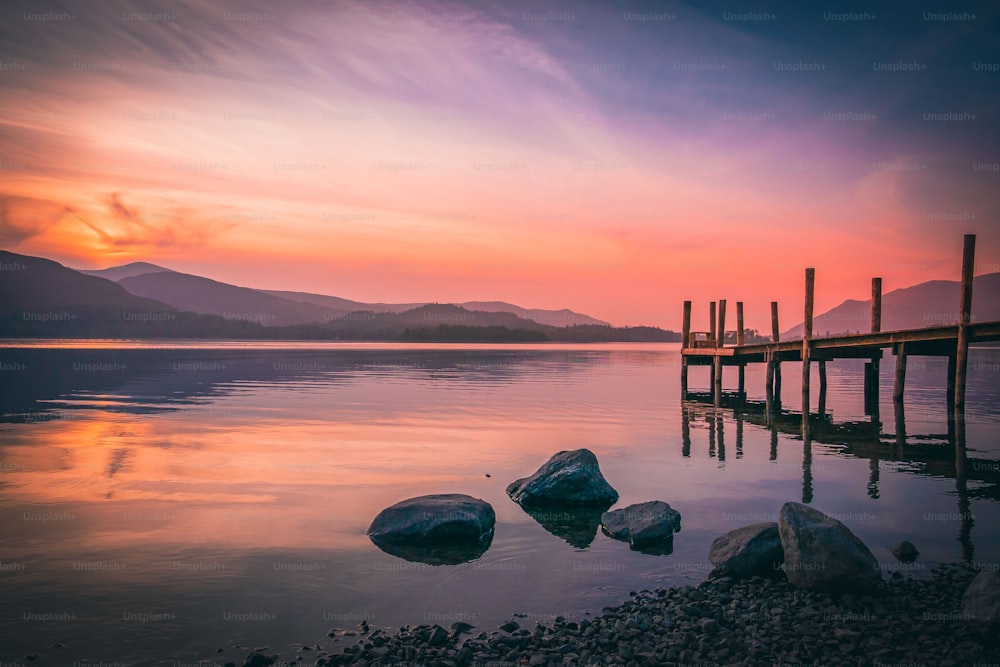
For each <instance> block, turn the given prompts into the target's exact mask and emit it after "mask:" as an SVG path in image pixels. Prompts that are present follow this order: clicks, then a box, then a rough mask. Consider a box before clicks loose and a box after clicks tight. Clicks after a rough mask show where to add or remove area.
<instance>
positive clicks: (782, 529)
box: [778, 503, 882, 593]
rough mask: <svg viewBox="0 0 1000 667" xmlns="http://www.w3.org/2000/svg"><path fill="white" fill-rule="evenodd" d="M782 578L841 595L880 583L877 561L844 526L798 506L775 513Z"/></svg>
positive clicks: (796, 584) (787, 504) (814, 511)
mask: <svg viewBox="0 0 1000 667" xmlns="http://www.w3.org/2000/svg"><path fill="white" fill-rule="evenodd" d="M778 533H779V535H780V537H781V548H782V550H783V551H784V554H785V576H786V577H788V581H790V582H791V583H792V584H793V585H794V586H796V587H797V588H803V589H807V590H816V591H825V592H829V593H841V592H847V591H870V590H871V589H872V588H874V587H875V586H877V585H878V584H880V583H881V582H882V575H881V574H880V573H879V569H878V561H877V560H876V559H875V556H873V555H872V552H871V551H869V550H868V547H867V546H865V543H864V542H862V541H861V540H860V539H858V537H857V536H856V535H855V534H854V533H852V532H851V531H850V530H848V528H847V526H845V525H844V524H842V523H841V522H839V521H837V520H836V519H834V518H833V517H830V516H827V515H826V514H823V513H822V512H820V511H819V510H815V509H813V508H811V507H808V506H806V505H803V504H801V503H785V504H784V505H782V507H781V511H780V512H779V513H778Z"/></svg>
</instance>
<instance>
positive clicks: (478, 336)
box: [399, 324, 549, 343]
mask: <svg viewBox="0 0 1000 667" xmlns="http://www.w3.org/2000/svg"><path fill="white" fill-rule="evenodd" d="M399 338H400V340H404V341H413V342H435V343H542V342H545V341H548V340H549V337H548V336H547V335H546V334H545V332H543V331H529V330H528V329H508V328H507V327H505V326H486V327H472V326H467V325H462V324H440V325H438V326H436V327H433V328H427V327H420V328H410V327H407V328H406V329H404V330H403V333H402V334H401V335H400V337H399Z"/></svg>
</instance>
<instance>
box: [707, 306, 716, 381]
mask: <svg viewBox="0 0 1000 667" xmlns="http://www.w3.org/2000/svg"><path fill="white" fill-rule="evenodd" d="M708 339H709V340H710V341H711V344H712V345H715V302H714V301H711V302H709V304H708ZM708 368H709V371H708V372H709V376H708V388H709V391H713V392H714V391H715V362H714V361H713V363H712V364H711V365H709V367H708Z"/></svg>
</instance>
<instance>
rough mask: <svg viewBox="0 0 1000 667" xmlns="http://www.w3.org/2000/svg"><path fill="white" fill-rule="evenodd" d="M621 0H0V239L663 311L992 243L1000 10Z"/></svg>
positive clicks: (451, 293)
mask: <svg viewBox="0 0 1000 667" xmlns="http://www.w3.org/2000/svg"><path fill="white" fill-rule="evenodd" d="M647 11H649V12H651V13H648V14H646V13H643V12H647ZM631 12H632V10H626V11H624V12H623V11H621V10H612V9H610V8H595V7H589V6H588V7H580V6H575V5H573V4H571V3H555V4H553V5H550V6H548V7H546V8H545V9H544V10H540V9H539V8H538V7H537V6H535V5H534V4H532V3H524V4H516V3H515V4H511V3H504V4H503V5H495V6H494V5H489V4H484V5H477V6H476V7H475V8H473V7H472V6H470V5H465V4H460V3H449V2H420V3H400V4H395V3H391V4H384V5H380V6H378V7H371V6H364V5H360V4H355V3H336V4H331V5H329V6H328V8H326V9H322V10H320V9H317V8H315V7H311V6H307V5H306V4H294V5H291V6H288V7H281V8H278V7H275V6H273V5H270V4H266V3H263V2H252V3H242V4H241V5H240V8H239V9H238V10H230V9H227V8H226V7H224V6H223V5H219V4H205V3H194V2H191V3H180V4H177V5H176V6H171V8H170V9H169V10H162V11H161V10H158V9H157V10H150V8H149V6H145V5H142V6H140V5H137V4H134V3H130V2H126V3H122V4H121V5H118V6H115V7H110V6H105V7H101V8H97V7H95V8H88V9H87V10H86V11H77V9H75V8H69V6H68V5H67V6H66V7H65V8H63V7H62V6H61V5H60V4H58V3H57V4H54V5H52V7H50V8H47V9H46V10H45V11H38V10H36V9H32V8H31V7H29V6H27V5H23V6H22V5H17V6H13V7H10V8H8V9H5V10H4V14H5V20H4V21H3V24H2V25H3V27H0V31H2V33H0V34H2V35H3V39H2V40H0V43H2V44H3V45H4V46H3V47H0V63H2V64H3V67H2V71H0V86H2V90H3V95H2V96H0V155H3V156H4V157H3V159H2V161H0V162H2V163H3V164H2V165H0V166H2V168H3V175H4V181H3V185H2V187H0V214H2V215H0V246H2V247H3V248H5V249H8V250H11V251H14V252H19V253H24V254H31V255H39V256H43V257H47V258H51V259H54V260H56V261H59V262H61V263H63V264H66V265H68V266H72V267H74V268H106V267H108V266H114V265H120V264H126V263H129V262H132V261H147V262H152V263H154V264H161V265H164V266H167V267H169V268H171V269H175V270H178V271H183V272H187V273H194V274H197V275H203V276H205V277H209V278H212V279H215V280H219V281H223V282H228V283H233V284H237V285H241V286H246V287H254V288H263V289H275V290H296V291H308V292H317V293H324V294H331V295H335V296H340V297H344V298H350V299H354V300H358V301H368V302H374V301H382V302H413V301H438V302H462V301H472V300H502V301H507V302H511V303H516V304H518V305H520V306H523V307H527V308H570V309H572V310H575V311H578V312H583V313H587V314H589V315H592V316H594V317H598V318H600V319H604V320H607V321H609V322H611V323H612V324H615V325H626V324H628V325H639V324H650V325H659V326H664V327H668V328H673V329H679V328H680V316H681V301H683V300H685V299H691V300H693V301H694V303H695V316H696V318H701V317H702V315H703V314H704V313H702V311H704V310H707V305H705V306H704V307H703V308H699V305H700V304H707V302H708V301H711V300H717V299H720V298H724V299H727V300H728V301H730V302H735V301H737V300H742V301H744V302H745V303H746V314H747V325H748V326H750V327H756V328H760V329H762V330H765V329H767V328H769V326H768V324H767V323H768V321H769V320H768V317H769V311H768V309H767V304H768V302H769V301H771V300H778V301H779V302H781V304H782V320H783V322H782V325H783V328H786V327H787V326H791V325H793V324H794V323H796V322H797V321H798V320H799V319H800V318H798V317H797V316H796V315H797V314H798V313H799V312H800V311H801V303H802V281H803V279H802V274H803V269H804V268H805V267H807V266H809V267H815V268H816V269H817V286H816V287H817V290H816V299H817V301H816V309H817V312H822V311H824V310H827V309H829V308H831V307H833V306H835V305H837V304H838V303H840V302H841V301H843V300H844V299H847V298H856V299H866V298H868V295H869V293H870V278H871V277H872V276H881V277H883V279H884V281H883V289H884V291H885V292H890V291H892V290H894V289H897V288H900V287H908V286H910V285H913V284H917V283H920V282H924V281H926V280H933V279H949V280H955V279H957V278H958V274H959V270H960V258H961V245H962V243H961V236H962V234H963V233H976V234H977V236H978V239H977V264H978V265H979V266H980V267H983V268H984V269H985V270H978V271H977V273H986V272H991V271H990V269H989V267H995V266H997V264H996V263H997V262H998V261H1000V226H998V225H996V224H993V223H994V211H995V209H996V204H997V199H998V195H997V193H998V192H1000V188H997V179H998V174H997V171H996V169H995V166H996V164H995V163H996V162H997V155H998V153H1000V150H998V149H1000V139H998V136H1000V135H998V133H996V132H991V129H992V128H995V127H996V122H995V121H996V113H997V112H996V108H997V107H996V104H995V101H996V97H997V87H996V84H995V83H994V80H995V77H996V76H997V75H996V73H995V72H994V71H992V70H991V69H989V68H988V67H987V68H982V67H981V68H978V69H977V67H976V64H977V63H980V64H983V65H989V64H990V63H989V62H986V61H982V62H981V58H982V56H981V55H980V54H982V53H991V52H992V51H990V50H988V49H989V45H990V39H989V34H988V32H989V31H987V30H979V29H978V27H979V26H980V25H983V24H985V23H987V22H988V20H989V15H990V12H993V14H994V15H995V13H996V10H987V11H983V12H982V13H981V16H980V18H979V19H977V20H976V21H971V22H964V23H963V22H951V21H941V20H936V19H934V18H933V15H932V18H931V19H927V18H926V16H924V14H926V12H922V10H918V9H908V8H901V9H899V10H898V11H897V12H896V14H895V15H893V14H892V13H891V12H889V11H886V12H885V13H884V15H880V16H879V17H878V18H877V19H866V20H856V21H855V20H853V19H852V20H851V21H848V20H846V19H838V18H829V17H828V16H827V15H828V14H829V12H825V13H824V12H822V11H821V10H812V9H808V8H806V9H802V8H799V7H797V6H795V5H789V6H787V7H784V6H782V7H778V8H776V9H775V10H774V11H773V13H768V12H765V13H764V14H766V15H767V16H764V15H759V16H757V17H756V18H754V17H753V16H752V15H750V14H747V15H746V16H745V17H744V15H742V14H732V13H731V12H727V11H725V10H724V9H723V8H719V9H717V10H716V9H712V10H708V9H704V10H702V9H695V8H691V7H688V6H686V5H683V4H671V5H666V6H657V7H656V9H655V11H652V10H651V9H650V7H645V8H644V7H642V6H638V5H637V6H636V8H635V9H634V12H635V13H631ZM768 16H770V17H771V18H768ZM830 16H833V17H836V16H839V15H830ZM640 19H641V20H640ZM928 37H933V38H934V39H928ZM911 65H912V66H911ZM921 67H922V69H921ZM971 116H975V118H972V117H971ZM992 270H993V271H995V270H997V269H996V268H993V269H992ZM706 319H707V318H706Z"/></svg>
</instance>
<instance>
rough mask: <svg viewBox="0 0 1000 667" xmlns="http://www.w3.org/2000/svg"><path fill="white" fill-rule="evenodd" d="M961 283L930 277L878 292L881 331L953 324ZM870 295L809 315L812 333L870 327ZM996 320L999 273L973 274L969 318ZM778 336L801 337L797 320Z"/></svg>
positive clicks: (998, 315) (999, 301) (999, 307)
mask: <svg viewBox="0 0 1000 667" xmlns="http://www.w3.org/2000/svg"><path fill="white" fill-rule="evenodd" d="M960 289H961V285H960V283H959V282H958V281H954V280H931V281H928V282H926V283H920V284H919V285H914V286H913V287H904V288H902V289H897V290H893V291H891V292H888V293H886V294H883V295H882V331H896V330H899V329H923V328H927V327H936V326H944V325H948V324H955V323H956V322H957V321H958V300H959V292H960ZM871 309H872V302H871V299H868V300H866V301H860V300H856V299H849V300H847V301H844V302H843V303H841V304H840V305H838V306H837V307H835V308H832V309H830V310H828V311H826V312H825V313H822V314H820V315H816V316H815V317H814V318H813V334H814V335H815V336H827V335H835V334H840V333H848V332H851V333H853V332H865V331H871ZM991 320H1000V273H988V274H984V275H981V276H976V277H975V279H974V280H973V282H972V321H973V322H987V321H991ZM781 338H782V340H791V339H795V338H802V324H801V323H799V324H797V325H796V326H794V327H792V328H791V329H789V330H788V331H785V332H783V333H782V334H781Z"/></svg>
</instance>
